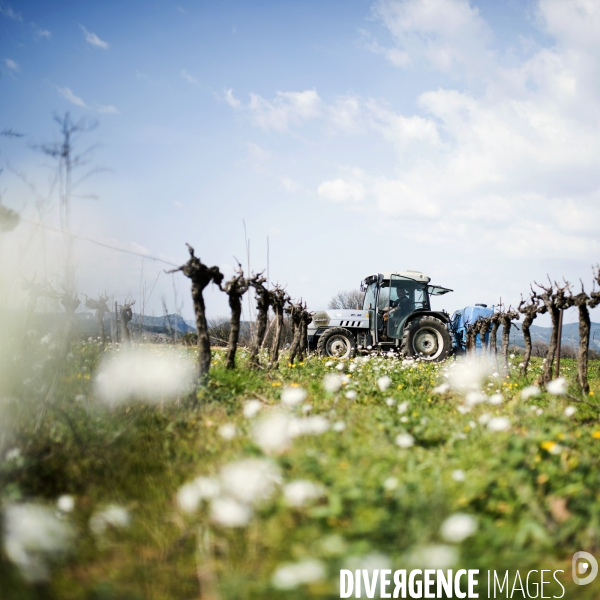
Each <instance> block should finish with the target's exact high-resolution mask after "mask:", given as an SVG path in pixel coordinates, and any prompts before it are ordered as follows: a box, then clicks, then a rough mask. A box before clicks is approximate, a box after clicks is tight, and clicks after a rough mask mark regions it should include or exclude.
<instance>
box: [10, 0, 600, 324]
mask: <svg viewBox="0 0 600 600" xmlns="http://www.w3.org/2000/svg"><path fill="white" fill-rule="evenodd" d="M599 109H600V0H568V1H565V0H539V1H537V2H536V1H533V0H531V1H529V0H494V1H489V0H485V1H479V2H476V1H474V0H471V1H469V0H381V1H375V2H373V1H366V0H343V1H342V0H330V1H325V2H324V1H322V0H321V1H318V2H317V1H312V0H302V1H297V2H296V1H290V0H286V1H285V2H281V1H279V2H276V1H259V0H256V1H252V2H248V1H231V0H230V1H219V2H215V1H212V2H193V1H191V0H182V1H181V2H180V3H179V4H177V2H166V1H154V2H142V1H137V0H131V1H129V2H126V3H124V2H114V1H106V0H105V1H103V2H91V1H79V2H72V1H71V2H67V1H63V2H41V1H40V2H37V1H35V0H28V1H27V2H18V1H15V2H11V3H9V2H4V1H1V2H0V130H3V129H4V130H6V129H10V130H14V131H18V132H20V133H23V134H24V136H23V137H21V138H14V137H7V136H4V137H0V165H1V166H2V167H3V169H4V170H3V172H2V174H0V190H1V191H2V194H3V197H2V202H3V203H4V204H5V205H6V206H9V207H11V208H13V209H15V210H18V211H19V212H20V214H21V216H22V217H23V219H24V221H23V222H22V223H21V225H19V227H18V228H17V229H16V230H14V231H13V232H11V233H10V234H0V235H2V239H0V252H1V253H2V254H3V257H4V258H3V259H2V263H3V265H2V267H1V268H2V269H3V279H2V282H3V284H2V285H3V286H4V287H5V294H4V297H5V298H12V299H13V301H17V300H15V298H18V296H15V294H16V291H15V290H16V288H18V287H19V286H18V285H17V284H18V282H19V281H20V279H19V277H20V276H21V274H24V275H26V276H29V277H31V276H33V274H34V273H35V274H36V277H41V276H42V274H45V275H46V276H48V277H50V278H55V280H56V281H58V280H59V277H60V275H59V273H60V261H61V256H62V255H61V245H60V235H58V233H57V232H55V231H54V230H52V229H50V228H51V227H58V224H59V220H58V206H57V201H56V198H55V197H53V196H52V195H50V193H49V192H48V182H49V181H50V180H51V174H52V168H53V165H52V161H51V160H50V159H49V158H48V157H46V156H44V155H43V154H42V153H41V152H40V151H39V145H40V144H42V143H44V142H51V141H56V140H57V139H58V128H57V124H56V123H55V121H54V120H53V116H54V115H64V114H65V113H66V112H69V113H70V114H71V116H72V117H73V118H74V119H80V118H84V119H86V120H87V122H88V123H92V122H97V127H96V128H95V129H93V130H92V131H89V132H86V133H85V134H83V135H81V137H80V138H79V140H78V141H77V144H78V146H77V147H78V149H79V150H80V151H81V152H83V151H84V150H86V149H87V148H90V147H91V148H92V154H91V155H90V156H91V161H90V163H89V164H87V165H86V166H85V167H83V168H82V169H81V171H80V173H81V174H82V175H85V174H87V173H88V172H90V171H94V172H93V173H90V176H89V177H88V178H86V179H85V181H84V183H83V184H82V185H81V187H80V188H79V189H78V190H77V194H76V197H74V198H73V199H72V214H73V232H74V233H76V234H77V235H79V236H81V237H83V238H89V239H92V240H95V241H97V242H100V243H102V244H106V245H109V246H113V247H115V248H119V249H121V250H126V251H128V252H135V253H138V254H142V255H145V256H146V258H142V257H141V256H137V255H133V254H126V253H124V252H118V251H116V250H111V249H108V248H105V247H104V246H99V245H97V244H93V243H91V242H89V241H87V240H83V239H78V241H77V242H76V256H77V289H78V291H79V292H80V293H81V294H87V295H90V296H93V295H95V294H96V293H98V292H104V291H106V292H107V293H108V294H110V295H114V297H115V298H116V299H117V300H118V301H119V302H122V301H123V300H124V299H126V298H131V299H137V303H138V304H137V306H138V307H139V306H140V305H141V304H142V295H144V297H145V298H146V308H145V312H146V313H153V314H156V315H159V314H162V312H163V302H164V304H165V305H166V306H167V307H168V309H169V311H175V310H176V311H177V312H181V313H182V314H183V315H184V317H186V318H192V317H193V311H192V305H191V298H190V295H189V281H188V280H186V279H185V277H183V275H181V274H178V275H168V274H166V273H165V272H164V269H168V268H170V267H169V265H167V264H163V263H158V262H156V261H154V260H152V259H151V257H154V258H160V259H162V260H165V261H167V262H168V263H173V264H175V265H179V264H182V263H183V262H185V261H186V260H187V250H186V247H185V243H186V242H187V243H190V244H191V245H192V246H193V247H194V248H195V250H196V254H197V255H198V256H199V257H200V258H201V259H202V260H203V261H204V262H205V263H206V264H208V265H218V266H219V267H220V268H221V270H222V271H223V273H224V274H225V275H226V277H228V276H230V275H231V274H232V269H233V268H234V267H235V265H236V261H237V260H239V261H240V262H241V263H242V264H243V265H244V267H245V268H246V269H247V265H248V262H249V264H250V269H251V270H252V271H255V272H258V271H262V270H263V269H267V267H268V274H269V278H270V281H271V282H273V283H275V282H279V283H280V284H282V285H285V286H286V289H287V290H288V292H289V293H290V295H291V296H292V297H294V298H300V297H302V298H304V299H305V300H306V301H307V302H308V305H309V307H310V308H312V309H319V308H323V307H324V306H325V305H326V304H327V302H328V300H329V299H330V298H331V296H333V295H334V294H335V293H336V292H338V291H340V290H349V289H353V288H356V287H358V285H359V284H360V281H361V280H362V279H363V278H364V277H365V276H367V275H370V274H373V273H377V272H381V271H390V270H405V269H414V270H419V271H423V272H425V273H427V274H428V275H429V276H430V277H431V278H432V282H433V283H435V284H438V285H442V286H445V287H449V288H452V289H453V290H454V292H453V293H452V294H448V295H446V296H444V297H441V298H437V299H435V300H434V307H435V308H438V309H441V308H444V309H446V310H448V311H449V312H453V311H454V310H455V309H458V308H461V307H463V306H466V305H469V304H473V303H476V302H483V303H487V304H494V303H497V302H498V301H499V299H500V298H502V300H503V301H505V302H506V303H507V304H508V303H512V304H513V305H514V304H515V303H518V301H519V299H520V295H521V294H522V293H523V294H526V293H527V292H528V290H529V286H530V284H531V283H533V282H534V281H538V282H541V281H542V280H545V279H546V277H547V275H548V276H550V277H551V278H552V279H556V280H558V281H562V279H563V278H566V279H567V280H568V281H571V282H573V285H574V288H575V289H576V291H578V290H579V285H580V284H579V279H580V278H581V279H582V280H583V282H584V284H585V286H586V289H588V290H589V289H590V288H591V281H592V279H591V273H592V271H591V268H592V265H594V264H596V263H597V262H600V233H599V231H598V223H599V222H600V202H599V200H600V135H599V133H600V131H599V129H600V110H599ZM32 186H33V187H35V189H36V191H37V196H36V195H35V194H34V193H33V191H32ZM36 198H37V199H38V201H39V199H40V198H44V199H45V200H46V202H45V204H44V206H45V209H44V210H42V211H41V212H40V210H39V208H36ZM32 222H42V223H43V224H44V227H45V229H40V228H39V227H34V226H33V225H32V224H31V223H32ZM246 238H247V239H248V240H249V246H250V253H249V254H250V255H249V257H248V253H247V251H246ZM267 248H268V252H267ZM11 286H12V287H11ZM144 287H145V290H146V291H145V293H144V294H143V292H142V290H143V288H144ZM9 288H10V290H11V291H10V293H9V292H8V291H7V290H9ZM150 290H152V293H151V294H150ZM11 294H12V295H11ZM148 297H149V299H148ZM206 298H207V306H208V313H209V317H216V316H221V315H227V314H228V308H227V302H226V296H225V295H224V294H222V293H221V292H219V291H218V290H217V289H214V288H213V289H210V288H209V289H207V292H206ZM596 312H597V311H596ZM593 318H596V320H600V315H596V314H594V316H593ZM575 319H576V313H575V312H574V309H571V310H570V312H569V313H568V315H567V319H566V320H567V322H568V321H573V320H575Z"/></svg>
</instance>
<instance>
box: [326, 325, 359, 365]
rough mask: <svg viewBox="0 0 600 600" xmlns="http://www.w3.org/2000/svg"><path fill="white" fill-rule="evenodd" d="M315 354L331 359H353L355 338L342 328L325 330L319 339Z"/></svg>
mask: <svg viewBox="0 0 600 600" xmlns="http://www.w3.org/2000/svg"><path fill="white" fill-rule="evenodd" d="M317 352H318V353H319V354H320V355H321V356H331V357H332V358H354V357H355V356H356V338H355V337H354V334H353V333H352V332H351V331H348V329H345V328H344V327H332V328H331V329H327V330H326V331H325V332H324V333H323V334H322V335H321V337H320V338H319V341H318V343H317Z"/></svg>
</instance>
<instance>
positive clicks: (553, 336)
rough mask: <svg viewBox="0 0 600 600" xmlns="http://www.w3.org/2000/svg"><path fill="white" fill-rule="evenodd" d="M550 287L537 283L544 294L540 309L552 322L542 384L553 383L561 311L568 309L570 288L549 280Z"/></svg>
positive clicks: (541, 297)
mask: <svg viewBox="0 0 600 600" xmlns="http://www.w3.org/2000/svg"><path fill="white" fill-rule="evenodd" d="M548 283H549V286H548V287H545V286H543V285H540V284H539V283H536V284H535V285H536V286H537V287H539V288H540V289H541V290H542V291H543V293H542V294H539V297H540V299H541V300H542V302H543V303H544V305H543V306H541V307H540V310H539V312H540V314H544V313H546V312H547V313H548V314H549V315H550V320H551V321H552V331H551V332H550V343H549V344H548V354H546V362H545V363H544V370H543V371H542V375H541V378H540V383H542V384H544V385H545V384H547V383H549V382H550V381H552V375H553V367H554V357H555V356H556V347H557V346H558V321H559V316H560V311H561V310H563V309H565V308H568V306H569V304H568V297H567V296H566V293H565V292H566V291H567V290H568V288H569V284H568V283H566V282H565V285H564V286H563V287H560V286H559V285H558V284H557V283H556V282H554V285H553V284H552V282H551V281H550V278H548Z"/></svg>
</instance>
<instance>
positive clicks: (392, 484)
mask: <svg viewBox="0 0 600 600" xmlns="http://www.w3.org/2000/svg"><path fill="white" fill-rule="evenodd" d="M397 487H398V480H397V479H396V478H395V477H388V478H387V479H386V480H385V481H384V482H383V488H384V489H385V490H387V491H388V492H391V491H392V490H395V489H396V488H397Z"/></svg>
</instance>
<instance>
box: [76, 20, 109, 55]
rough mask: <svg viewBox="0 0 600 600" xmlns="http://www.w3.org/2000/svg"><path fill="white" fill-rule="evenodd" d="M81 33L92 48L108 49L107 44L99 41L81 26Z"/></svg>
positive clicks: (93, 34)
mask: <svg viewBox="0 0 600 600" xmlns="http://www.w3.org/2000/svg"><path fill="white" fill-rule="evenodd" d="M79 27H81V31H83V35H84V36H85V41H86V42H87V43H88V44H91V45H92V46H96V48H102V49H103V50H107V49H108V42H105V41H104V40H101V39H100V38H99V37H98V36H97V35H96V34H95V33H92V32H91V31H88V30H87V29H86V28H85V27H84V26H83V25H80V26H79Z"/></svg>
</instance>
